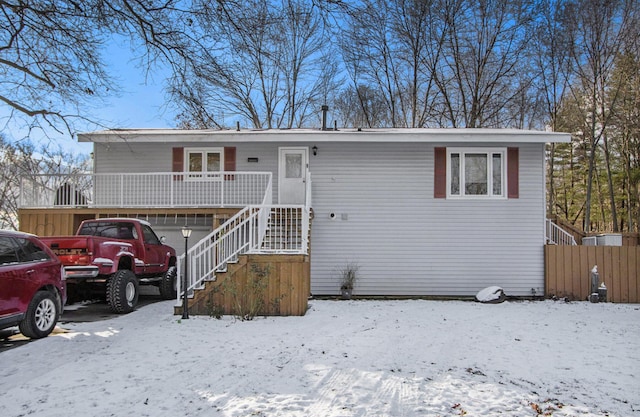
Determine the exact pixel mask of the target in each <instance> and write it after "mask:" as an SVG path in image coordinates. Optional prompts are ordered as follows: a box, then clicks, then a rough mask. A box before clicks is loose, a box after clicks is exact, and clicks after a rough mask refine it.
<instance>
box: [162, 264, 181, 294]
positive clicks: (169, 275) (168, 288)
mask: <svg viewBox="0 0 640 417" xmlns="http://www.w3.org/2000/svg"><path fill="white" fill-rule="evenodd" d="M177 276H178V270H177V269H176V267H175V266H170V267H169V269H167V270H166V272H165V273H164V274H163V275H162V280H161V281H160V285H159V287H160V296H161V297H162V298H164V299H165V300H172V299H174V298H177V296H178V292H177V291H176V278H177Z"/></svg>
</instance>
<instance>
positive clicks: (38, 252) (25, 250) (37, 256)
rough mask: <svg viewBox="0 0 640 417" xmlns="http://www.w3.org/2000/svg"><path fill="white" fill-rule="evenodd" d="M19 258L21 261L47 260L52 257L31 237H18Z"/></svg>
mask: <svg viewBox="0 0 640 417" xmlns="http://www.w3.org/2000/svg"><path fill="white" fill-rule="evenodd" d="M16 242H17V244H18V258H19V260H20V262H33V261H46V260H49V259H51V258H50V257H49V255H48V254H47V252H45V251H44V250H42V248H41V247H40V246H38V245H36V244H35V243H34V242H32V241H31V240H29V239H23V238H18V239H16Z"/></svg>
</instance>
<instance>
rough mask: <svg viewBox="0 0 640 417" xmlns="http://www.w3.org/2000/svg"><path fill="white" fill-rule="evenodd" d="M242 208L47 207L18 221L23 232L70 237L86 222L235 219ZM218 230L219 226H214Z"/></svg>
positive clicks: (22, 213)
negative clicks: (106, 218)
mask: <svg viewBox="0 0 640 417" xmlns="http://www.w3.org/2000/svg"><path fill="white" fill-rule="evenodd" d="M238 210H239V209H238V208H197V209H189V208H181V209H172V208H147V209H145V208H127V209H124V208H86V207H77V208H75V207H69V208H47V209H20V210H18V220H19V224H20V231H22V232H27V233H32V234H34V235H38V236H67V235H73V234H75V233H76V231H77V230H78V227H79V226H80V223H82V221H84V220H90V219H99V218H105V217H138V218H145V217H148V218H151V219H152V218H154V217H159V218H162V217H163V216H169V217H173V216H178V217H180V216H192V215H197V216H203V215H210V216H220V217H231V216H233V215H235V214H236V213H237V212H238ZM213 227H217V224H216V225H212V230H213Z"/></svg>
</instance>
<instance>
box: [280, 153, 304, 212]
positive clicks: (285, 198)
mask: <svg viewBox="0 0 640 417" xmlns="http://www.w3.org/2000/svg"><path fill="white" fill-rule="evenodd" d="M307 155H308V149H307V148H280V160H279V165H278V202H279V203H280V204H304V202H305V197H306V196H305V191H306V183H305V173H306V172H307V168H308V165H307Z"/></svg>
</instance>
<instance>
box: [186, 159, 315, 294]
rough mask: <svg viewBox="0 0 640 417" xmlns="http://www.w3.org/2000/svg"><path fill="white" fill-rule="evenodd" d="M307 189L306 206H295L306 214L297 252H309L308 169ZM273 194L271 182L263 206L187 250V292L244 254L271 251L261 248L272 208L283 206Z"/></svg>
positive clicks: (248, 209)
mask: <svg viewBox="0 0 640 417" xmlns="http://www.w3.org/2000/svg"><path fill="white" fill-rule="evenodd" d="M306 189H307V190H306V191H307V196H306V204H305V206H295V209H296V210H301V211H302V213H303V221H302V224H301V226H300V233H301V234H302V237H301V240H302V246H301V247H299V248H297V249H296V252H297V253H307V248H308V243H309V242H308V236H309V221H310V217H309V212H310V207H309V204H310V202H311V177H310V174H309V172H308V171H307V176H306ZM272 195H273V191H272V185H271V181H269V183H268V185H267V187H266V191H265V196H264V198H263V201H262V204H261V205H258V206H255V205H254V206H247V207H245V208H244V209H242V210H241V211H239V212H238V213H237V214H236V215H235V216H233V217H231V218H230V219H229V220H227V221H226V222H225V223H224V224H222V225H221V226H220V227H218V228H217V229H215V230H214V231H213V232H211V233H209V234H208V235H207V236H205V237H204V238H203V239H201V240H200V241H199V242H198V243H196V244H195V245H193V246H192V247H191V248H190V249H189V250H188V251H187V254H188V257H189V258H188V262H189V274H188V275H189V276H188V277H187V293H191V292H193V290H194V289H196V288H198V287H200V286H202V283H203V282H204V281H205V280H212V279H214V278H215V274H216V272H218V271H221V270H224V269H225V268H226V265H227V264H228V263H229V262H233V261H235V260H237V259H238V256H239V255H241V254H243V253H250V252H251V253H261V252H263V253H269V252H270V251H267V250H264V251H263V250H261V247H262V244H263V242H264V240H265V236H266V234H267V230H268V228H269V222H270V218H271V215H272V210H273V209H274V208H276V207H281V206H274V205H272ZM271 252H272V251H271ZM184 260H185V254H182V255H180V256H179V257H178V259H177V265H176V266H177V269H178V274H179V279H177V280H176V290H177V305H179V304H180V300H181V298H182V293H183V282H182V280H183V279H184V278H183V272H182V271H183V270H184V269H183V268H184Z"/></svg>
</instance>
